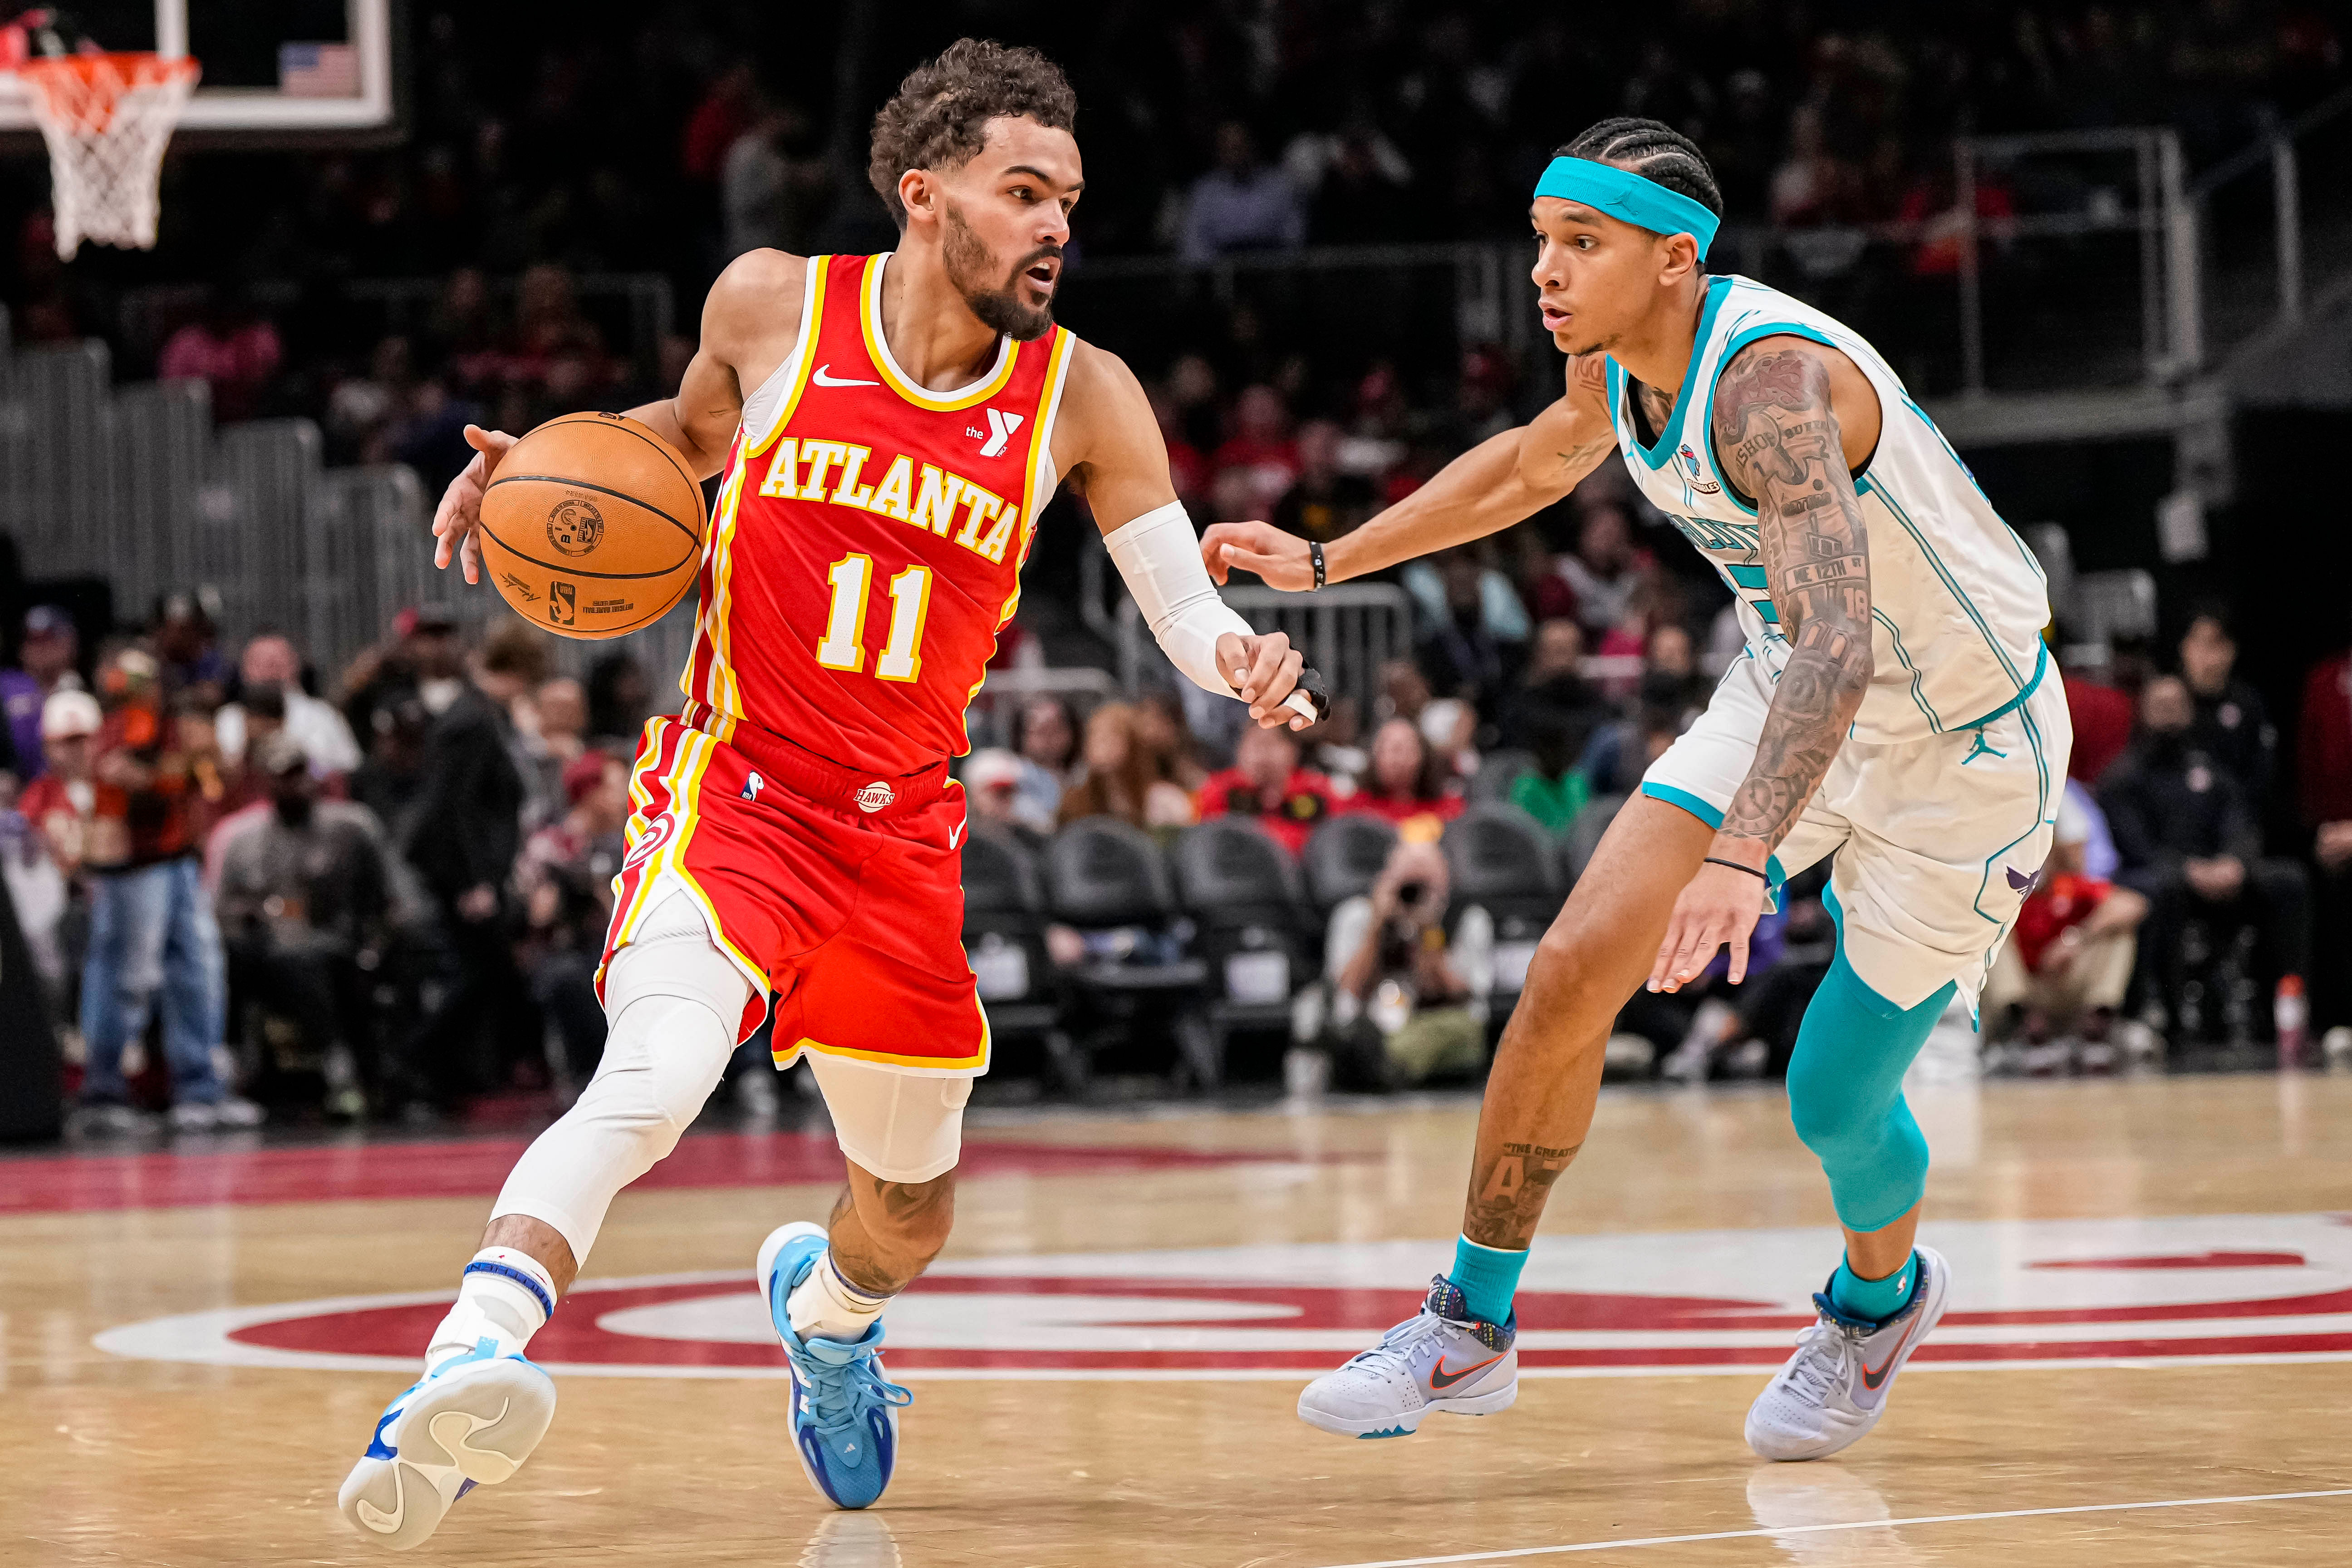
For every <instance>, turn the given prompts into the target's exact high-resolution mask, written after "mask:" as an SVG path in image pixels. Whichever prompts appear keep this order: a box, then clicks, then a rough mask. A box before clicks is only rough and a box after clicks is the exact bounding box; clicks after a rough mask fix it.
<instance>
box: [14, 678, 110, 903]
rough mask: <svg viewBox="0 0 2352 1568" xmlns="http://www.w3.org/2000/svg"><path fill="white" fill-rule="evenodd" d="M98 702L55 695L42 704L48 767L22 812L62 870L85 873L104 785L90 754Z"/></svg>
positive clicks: (28, 791)
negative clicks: (88, 843)
mask: <svg viewBox="0 0 2352 1568" xmlns="http://www.w3.org/2000/svg"><path fill="white" fill-rule="evenodd" d="M99 723H100V714H99V710H98V699H97V698H95V697H92V696H91V695H90V694H89V692H87V691H55V692H51V693H50V694H49V698H48V700H47V701H46V702H44V703H42V704H41V749H42V754H44V755H46V757H47V768H46V769H45V770H44V771H43V772H42V773H41V775H40V776H39V777H38V778H36V779H35V780H34V781H33V782H32V783H30V784H26V786H25V793H24V794H23V795H19V796H17V797H16V810H17V812H18V814H19V815H21V816H23V817H24V819H25V820H26V821H27V822H29V823H31V824H32V825H33V826H34V827H36V828H37V829H38V830H39V832H40V834H41V837H42V839H43V841H44V842H45V843H46V844H47V846H48V850H49V856H50V858H52V859H54V860H56V861H57V863H58V870H60V871H62V872H63V873H65V875H66V876H67V877H68V878H71V877H73V876H75V875H77V874H78V873H79V871H80V869H81V861H82V855H83V853H84V849H85V845H86V840H87V837H88V832H89V820H90V815H91V813H92V811H94V810H95V809H96V807H97V805H98V785H97V783H96V782H95V780H94V779H93V778H92V776H91V773H90V754H91V746H92V742H93V740H94V738H95V737H96V736H97V734H98V728H99Z"/></svg>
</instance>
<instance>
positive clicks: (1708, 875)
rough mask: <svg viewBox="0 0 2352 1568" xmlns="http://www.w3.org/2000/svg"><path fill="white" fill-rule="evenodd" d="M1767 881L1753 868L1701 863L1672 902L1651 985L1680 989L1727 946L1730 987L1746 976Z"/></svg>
mask: <svg viewBox="0 0 2352 1568" xmlns="http://www.w3.org/2000/svg"><path fill="white" fill-rule="evenodd" d="M1764 889H1765V884H1764V883H1763V882H1762V881H1761V880H1760V879H1759V877H1758V876H1757V874H1756V873H1755V872H1752V871H1743V870H1740V869H1739V868H1737V867H1733V866H1721V865H1716V864H1713V863H1708V864H1706V865H1702V866H1701V867H1700V868H1698V874H1697V875H1696V876H1695V877H1693V878H1692V879H1690V881H1689V882H1688V884H1686V885H1685V887H1684V889H1683V890H1682V896H1681V897H1679V898H1677V899H1676V900H1675V912H1674V916H1673V918H1672V919H1671V920H1669V921H1667V922H1666V939H1665V940H1664V942H1660V943H1659V944H1658V957H1657V962H1656V963H1654V964H1652V965H1651V966H1650V981H1649V988H1650V989H1651V990H1653V991H1679V990H1681V989H1682V988H1683V987H1684V986H1685V985H1687V984H1690V983H1691V982H1692V981H1694V980H1696V979H1697V978H1698V977H1699V976H1700V975H1701V974H1702V973H1705V972H1706V966H1707V965H1708V964H1710V963H1714V962H1715V953H1716V950H1717V948H1719V947H1721V946H1723V945H1724V944H1725V943H1726V942H1728V943H1730V944H1731V973H1729V975H1728V976H1727V978H1728V979H1729V980H1730V982H1731V984H1734V985H1737V984H1739V983H1740V982H1741V981H1742V980H1745V979H1746V978H1747V977H1748V938H1749V937H1750V936H1752V935H1753V934H1754V933H1755V931H1756V920H1757V917H1758V916H1759V915H1761V914H1762V913H1763V912H1764Z"/></svg>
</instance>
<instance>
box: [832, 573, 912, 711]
mask: <svg viewBox="0 0 2352 1568" xmlns="http://www.w3.org/2000/svg"><path fill="white" fill-rule="evenodd" d="M825 579H826V581H828V582H830V583H831V584H833V606H832V608H831V609H830V610H828V611H827V612H826V614H825V617H824V637H820V638H819V639H818V640H817V645H816V661H817V663H819V664H821V665H823V666H824V667H825V668H827V669H842V670H847V671H849V672H851V673H853V674H855V673H856V671H858V670H861V669H863V668H866V595H867V591H868V590H869V589H870V588H871V587H872V586H873V584H874V558H873V557H872V556H870V555H860V554H855V553H853V554H849V555H845V556H843V557H842V558H841V559H840V560H838V561H836V562H835V563H833V564H832V565H831V566H830V567H828V568H826V570H825ZM930 607H931V569H930V568H929V567H928V566H909V567H908V568H907V569H906V570H905V571H904V572H901V573H899V574H898V575H897V576H896V577H893V578H891V579H890V635H889V637H888V638H887V640H885V641H884V643H883V645H882V651H881V653H880V654H878V655H877V656H876V658H875V660H874V673H875V674H876V675H877V676H879V677H880V678H881V679H884V680H912V679H915V677H916V676H917V675H918V674H919V673H920V672H921V670H922V668H923V656H922V655H921V654H920V653H919V652H918V651H917V650H918V649H919V648H920V647H922V643H923V616H924V614H925V612H927V611H928V610H929V608H930Z"/></svg>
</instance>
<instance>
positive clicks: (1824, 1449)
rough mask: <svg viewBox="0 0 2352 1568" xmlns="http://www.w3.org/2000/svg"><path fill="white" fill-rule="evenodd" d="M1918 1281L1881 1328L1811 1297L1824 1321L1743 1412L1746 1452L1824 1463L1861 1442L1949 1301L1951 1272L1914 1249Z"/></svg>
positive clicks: (1926, 1250)
mask: <svg viewBox="0 0 2352 1568" xmlns="http://www.w3.org/2000/svg"><path fill="white" fill-rule="evenodd" d="M1918 1254H1919V1275H1918V1279H1916V1281H1915V1282H1914V1283H1913V1284H1912V1287H1911V1299H1910V1300H1908V1301H1906V1302H1905V1303H1904V1304H1903V1310H1901V1311H1899V1312H1897V1313H1895V1315H1894V1316H1893V1317H1891V1318H1889V1319H1887V1320H1886V1321H1885V1322H1883V1323H1874V1322H1871V1321H1868V1320H1867V1319H1860V1318H1849V1317H1847V1316H1845V1315H1844V1314H1843V1313H1842V1312H1840V1311H1839V1310H1837V1309H1836V1308H1835V1307H1833V1306H1832V1305H1831V1304H1830V1299H1829V1294H1828V1291H1827V1289H1823V1291H1822V1294H1820V1295H1818V1296H1815V1297H1814V1298H1813V1306H1814V1307H1815V1308H1816V1309H1817V1310H1819V1311H1820V1313H1821V1318H1820V1320H1819V1321H1816V1322H1815V1323H1814V1324H1813V1325H1812V1326H1811V1328H1808V1329H1806V1330H1805V1331H1803V1332H1801V1333H1800V1334H1799V1335H1798V1336H1797V1353H1796V1354H1795V1355H1792V1356H1790V1358H1789V1363H1788V1364H1787V1365H1786V1366H1783V1367H1782V1368H1781V1369H1780V1371H1779V1372H1778V1373H1775V1374H1774V1375H1773V1378H1772V1381H1771V1382H1770V1383H1769V1384H1765V1386H1764V1392H1763V1393H1762V1394H1759V1395H1757V1398H1756V1403H1755V1405H1752V1406H1750V1407H1749V1409H1748V1447H1751V1448H1753V1449H1755V1450H1756V1452H1757V1453H1758V1454H1759V1455H1761V1456H1762V1457H1763V1458H1767V1459H1821V1458H1828V1457H1829V1456H1830V1455H1832V1454H1834V1453H1836V1452H1837V1451H1838V1450H1839V1449H1841V1448H1843V1447H1847V1446H1848V1445H1850V1444H1853V1443H1855V1442H1858V1441H1860V1440H1861V1439H1862V1438H1863V1437H1864V1436H1866V1435H1867V1434H1868V1433H1869V1431H1870V1429H1871V1428H1872V1427H1873V1426H1877V1425H1878V1418H1879V1417H1880V1416H1882V1415H1885V1414H1886V1396H1887V1395H1888V1394H1891V1393H1893V1392H1894V1389H1895V1376H1896V1374H1897V1373H1900V1372H1902V1370H1903V1367H1904V1364H1905V1363H1907V1362H1908V1361H1909V1360H1910V1359H1911V1355H1912V1352H1915V1351H1916V1350H1917V1349H1918V1348H1919V1342H1920V1341H1922V1340H1924V1339H1926V1338H1927V1336H1928V1335H1929V1334H1930V1333H1932V1332H1934V1331H1935V1328H1936V1325H1937V1323H1938V1322H1939V1321H1942V1320H1943V1316H1944V1308H1945V1306H1946V1304H1947V1303H1948V1301H1949V1300H1951V1268H1950V1266H1949V1265H1948V1264H1947V1263H1946V1262H1945V1261H1944V1258H1943V1255H1942V1254H1941V1253H1939V1252H1937V1251H1936V1250H1935V1248H1933V1247H1920V1248H1919V1249H1918Z"/></svg>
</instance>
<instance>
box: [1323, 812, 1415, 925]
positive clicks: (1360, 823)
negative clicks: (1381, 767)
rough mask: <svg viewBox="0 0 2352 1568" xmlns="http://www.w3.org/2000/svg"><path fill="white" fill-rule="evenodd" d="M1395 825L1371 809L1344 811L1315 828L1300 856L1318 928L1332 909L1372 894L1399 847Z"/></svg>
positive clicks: (1328, 917) (1328, 916)
mask: <svg viewBox="0 0 2352 1568" xmlns="http://www.w3.org/2000/svg"><path fill="white" fill-rule="evenodd" d="M1396 839H1397V830H1396V828H1395V826H1393V825H1391V823H1389V822H1386V821H1384V820H1383V819H1381V818H1380V817H1377V816H1372V815H1370V813H1369V812H1355V813H1351V814H1342V815H1341V816H1335V817H1333V818H1332V819H1331V820H1330V821H1328V822H1327V823H1325V824H1324V825H1323V826H1320V827H1318V828H1317V829H1316V830H1315V837H1312V838H1309V839H1308V840H1307V848H1306V851H1305V852H1304V853H1303V854H1301V855H1300V856H1299V868H1300V869H1301V871H1303V872H1304V873H1305V876H1306V881H1307V902H1308V903H1309V904H1310V905H1312V906H1313V908H1314V910H1315V916H1316V920H1317V921H1318V930H1319V929H1321V923H1322V922H1325V921H1329V919H1330V918H1331V911H1332V910H1336V909H1338V908H1339V906H1340V905H1341V904H1343V903H1345V902H1346V901H1347V900H1349V899H1352V898H1354V897H1355V896H1356V895H1357V894H1359V893H1369V892H1370V891H1371V890H1372V884H1373V883H1374V882H1375V881H1377V880H1379V879H1380V875H1381V868H1382V867H1384V866H1386V865H1387V864H1388V863H1389V851H1390V850H1391V849H1394V848H1395V847H1396Z"/></svg>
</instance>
